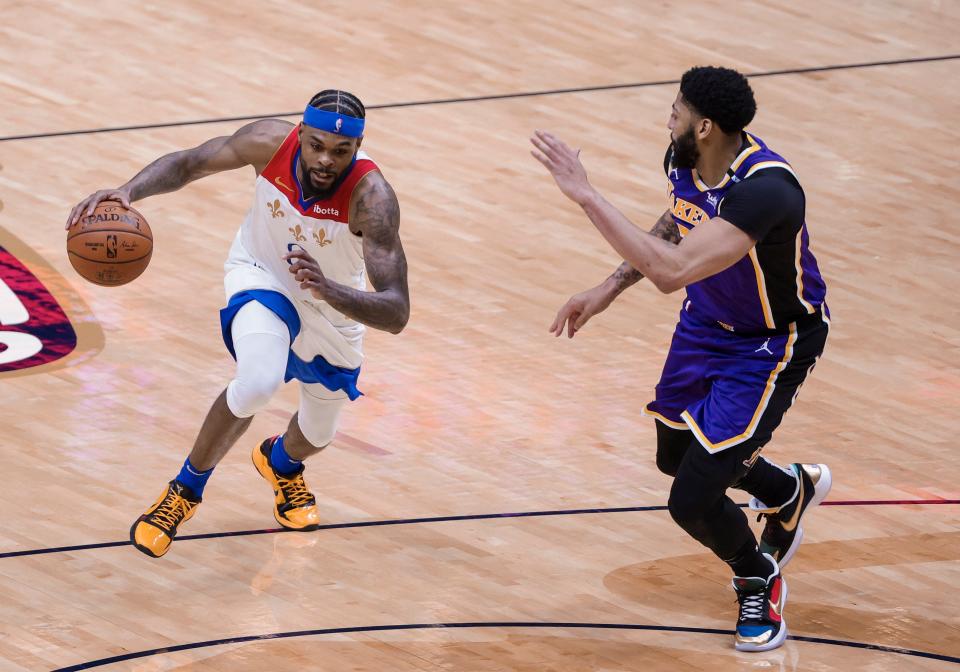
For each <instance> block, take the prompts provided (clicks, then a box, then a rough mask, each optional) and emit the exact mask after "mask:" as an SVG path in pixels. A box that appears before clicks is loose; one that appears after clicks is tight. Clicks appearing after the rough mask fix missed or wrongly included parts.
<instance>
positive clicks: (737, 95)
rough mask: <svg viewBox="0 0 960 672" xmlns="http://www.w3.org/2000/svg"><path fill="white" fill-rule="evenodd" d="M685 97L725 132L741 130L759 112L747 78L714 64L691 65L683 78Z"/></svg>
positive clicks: (702, 114) (681, 90)
mask: <svg viewBox="0 0 960 672" xmlns="http://www.w3.org/2000/svg"><path fill="white" fill-rule="evenodd" d="M680 93H681V95H683V100H684V101H685V102H686V103H687V104H688V105H690V106H691V107H692V108H693V109H694V110H696V111H697V113H698V114H700V116H702V117H705V118H707V119H710V120H711V121H713V122H714V123H715V124H717V125H718V126H719V127H720V130H722V131H723V132H724V133H736V132H738V131H742V130H743V129H744V128H746V127H747V125H748V124H749V123H750V122H751V121H753V115H755V114H756V113H757V101H756V100H754V98H753V89H751V88H750V83H749V82H747V78H746V77H744V76H743V75H741V74H740V73H739V72H737V71H736V70H731V69H730V68H718V67H716V66H713V65H703V66H697V67H695V68H690V69H689V70H687V71H686V72H685V73H683V77H682V78H681V79H680Z"/></svg>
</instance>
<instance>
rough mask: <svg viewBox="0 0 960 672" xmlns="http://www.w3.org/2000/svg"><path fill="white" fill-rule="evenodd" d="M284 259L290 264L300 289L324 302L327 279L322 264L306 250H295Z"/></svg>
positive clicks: (290, 269)
mask: <svg viewBox="0 0 960 672" xmlns="http://www.w3.org/2000/svg"><path fill="white" fill-rule="evenodd" d="M283 258H284V259H285V260H286V261H287V263H288V264H290V268H289V269H288V270H289V271H290V272H291V273H293V277H294V278H295V279H296V281H297V282H299V283H300V289H306V290H309V291H310V293H311V294H313V296H314V298H317V299H320V300H323V299H324V298H325V297H326V289H327V282H328V280H327V278H326V277H325V276H324V275H323V271H321V270H320V264H318V263H317V260H316V259H314V258H313V257H311V256H310V254H309V253H308V252H307V251H306V250H304V249H294V250H293V251H291V252H290V253H289V254H285V255H284V256H283Z"/></svg>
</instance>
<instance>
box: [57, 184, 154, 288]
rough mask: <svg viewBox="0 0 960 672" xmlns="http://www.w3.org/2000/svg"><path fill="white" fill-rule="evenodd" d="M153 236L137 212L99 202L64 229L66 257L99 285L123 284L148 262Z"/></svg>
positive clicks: (78, 270) (135, 275)
mask: <svg viewBox="0 0 960 672" xmlns="http://www.w3.org/2000/svg"><path fill="white" fill-rule="evenodd" d="M151 254H153V233H152V232H151V231H150V225H149V224H147V220H145V219H144V218H143V215H141V214H140V213H139V212H137V211H136V210H134V209H133V208H125V207H123V205H121V204H120V202H119V201H100V202H99V203H98V204H97V207H96V208H95V209H94V211H93V214H91V215H87V214H84V215H83V216H81V217H80V219H79V220H78V221H77V223H76V224H74V225H73V226H71V227H70V228H69V229H67V256H69V257H70V263H71V264H73V268H74V269H76V271H77V273H79V274H80V275H81V276H83V277H84V279H86V280H89V281H90V282H93V283H96V284H98V285H105V286H107V287H115V286H117V285H125V284H126V283H128V282H130V281H131V280H133V279H134V278H136V277H138V276H139V275H140V274H141V273H143V271H144V270H146V268H147V264H149V263H150V255H151Z"/></svg>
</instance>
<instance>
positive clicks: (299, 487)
mask: <svg viewBox="0 0 960 672" xmlns="http://www.w3.org/2000/svg"><path fill="white" fill-rule="evenodd" d="M276 438H277V437H275V436H273V437H270V438H269V439H266V440H265V441H264V442H263V443H261V444H260V445H259V446H257V447H256V448H254V449H253V456H252V457H253V466H255V467H256V468H257V471H259V472H260V475H261V476H263V478H264V479H266V481H267V483H269V484H270V485H271V487H273V494H274V495H275V497H274V507H273V517H274V518H276V519H277V522H278V523H280V524H281V525H283V526H284V527H287V528H289V529H291V530H300V531H302V532H309V531H310V530H315V529H317V526H318V525H319V524H320V515H319V514H318V513H317V500H316V499H315V498H314V496H313V495H312V494H311V493H310V491H309V490H307V484H306V483H305V482H304V480H303V467H300V470H299V471H297V472H296V473H294V474H290V475H288V476H284V475H282V474H278V473H277V472H276V471H274V470H273V467H272V466H270V450H271V448H272V447H273V442H274V440H275V439H276Z"/></svg>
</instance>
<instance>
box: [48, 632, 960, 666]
mask: <svg viewBox="0 0 960 672" xmlns="http://www.w3.org/2000/svg"><path fill="white" fill-rule="evenodd" d="M465 628H568V629H594V630H600V629H603V630H647V631H655V632H686V633H693V634H702V635H726V636H730V635H732V634H733V630H720V629H717V628H690V627H682V626H675V625H642V624H633V623H546V622H536V621H534V622H524V621H513V622H512V621H500V622H498V621H494V622H489V623H484V622H477V623H406V624H397V625H368V626H360V627H351V628H323V629H318V630H296V631H292V632H275V633H271V634H267V635H246V636H243V637H229V638H226V639H211V640H208V641H205V642H193V643H190V644H175V645H173V646H167V647H163V648H159V649H147V650H145V651H135V652H132V653H125V654H122V655H119V656H111V657H109V658H100V659H98V660H91V661H89V662H86V663H79V664H77V665H71V666H69V667H59V668H57V669H55V670H53V672H79V670H89V669H92V668H94V667H102V666H104V665H111V664H113V663H119V662H123V661H125V660H133V659H136V658H146V657H148V656H156V655H161V654H165V653H175V652H177V651H189V650H191V649H202V648H206V647H211V646H222V645H226V644H243V643H246V642H255V641H261V640H269V639H289V638H291V637H311V636H318V635H340V634H350V633H363V632H389V631H398V630H439V629H448V630H453V629H465ZM787 639H792V640H794V641H797V642H809V643H813V644H829V645H832V646H847V647H851V648H856V649H867V650H870V651H879V652H882V653H896V654H900V655H904V656H914V657H916V658H929V659H931V660H940V661H944V662H947V663H960V658H956V657H954V656H947V655H943V654H940V653H929V652H927V651H917V650H914V649H902V648H900V647H896V646H884V645H882V644H867V643H864V642H852V641H847V640H842V639H825V638H823V637H805V636H801V635H787Z"/></svg>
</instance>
